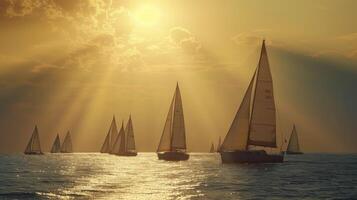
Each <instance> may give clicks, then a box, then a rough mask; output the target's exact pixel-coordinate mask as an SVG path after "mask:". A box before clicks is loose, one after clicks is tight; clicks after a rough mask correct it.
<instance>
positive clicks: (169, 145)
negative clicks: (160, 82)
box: [157, 84, 186, 152]
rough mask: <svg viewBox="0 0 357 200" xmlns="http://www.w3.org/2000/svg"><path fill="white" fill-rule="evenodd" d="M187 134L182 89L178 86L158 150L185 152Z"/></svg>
mask: <svg viewBox="0 0 357 200" xmlns="http://www.w3.org/2000/svg"><path fill="white" fill-rule="evenodd" d="M185 150H186V133H185V122H184V115H183V107H182V100H181V93H180V88H179V86H178V84H177V86H176V90H175V94H174V97H173V99H172V101H171V105H170V109H169V113H168V114H167V117H166V122H165V126H164V130H163V133H162V135H161V139H160V144H159V147H158V149H157V151H158V152H162V151H185Z"/></svg>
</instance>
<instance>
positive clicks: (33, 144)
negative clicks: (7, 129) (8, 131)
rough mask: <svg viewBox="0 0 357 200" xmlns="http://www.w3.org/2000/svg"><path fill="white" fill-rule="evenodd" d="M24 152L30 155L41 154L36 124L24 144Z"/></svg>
mask: <svg viewBox="0 0 357 200" xmlns="http://www.w3.org/2000/svg"><path fill="white" fill-rule="evenodd" d="M24 153H25V154H31V155H42V154H43V153H42V150H41V143H40V136H39V134H38V129H37V126H35V129H34V130H33V132H32V136H31V138H30V141H29V142H28V144H27V146H26V149H25V152H24Z"/></svg>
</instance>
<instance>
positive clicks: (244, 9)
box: [0, 0, 357, 152]
mask: <svg viewBox="0 0 357 200" xmlns="http://www.w3.org/2000/svg"><path fill="white" fill-rule="evenodd" d="M356 8H357V2H356V1H354V0H350V1H347V0H343V1H335V0H315V1H310V0H299V1H298V0H292V1H283V0H272V1H264V0H251V1H243V0H242V1H241V0H195V1H192V0H177V1H170V0H161V1H159V0H152V1H144V0H142V1H138V0H137V1H135V0H130V1H129V0H127V1H125V0H121V1H115V0H112V1H110V0H83V1H79V0H78V1H75V0H4V1H0V44H1V45H0V128H1V130H0V152H16V151H19V152H20V151H23V149H24V148H25V145H26V143H27V140H28V139H29V137H30V135H31V132H32V129H33V127H34V125H35V124H37V125H38V126H39V131H40V137H41V140H42V146H43V149H44V150H45V151H48V150H49V148H50V146H51V144H52V142H53V140H54V138H55V135H56V134H57V133H60V136H61V139H63V138H64V135H65V132H66V131H67V130H68V129H69V130H70V131H71V132H72V134H73V135H72V137H73V143H74V150H75V151H99V148H100V146H101V144H102V142H103V141H104V138H105V134H106V133H107V130H108V128H109V125H110V122H111V118H112V116H113V114H115V116H116V119H117V121H118V122H121V121H122V120H124V121H127V119H128V116H129V114H132V117H133V123H134V131H135V136H136V140H137V147H138V150H139V151H154V150H155V149H156V147H157V145H158V142H159V138H160V135H161V133H162V129H163V124H164V122H165V117H166V114H167V111H168V108H169V104H170V100H171V98H172V95H173V92H174V89H175V85H176V82H179V85H180V88H181V94H182V99H183V106H184V114H185V122H186V133H187V138H188V150H189V151H208V150H209V147H210V143H211V142H215V143H216V142H217V140H218V137H219V136H221V137H222V138H223V137H224V136H225V134H226V132H227V131H228V128H229V125H230V123H231V121H232V120H233V116H234V114H235V112H236V110H237V108H238V106H239V104H240V102H241V98H242V95H243V92H244V91H245V89H246V87H247V85H248V81H249V78H250V77H251V76H252V73H253V71H254V69H255V67H256V65H257V62H258V56H259V48H260V44H261V41H262V39H266V41H267V48H268V55H269V58H270V65H271V68H272V72H273V77H274V86H275V94H276V99H277V100H276V101H277V108H278V115H279V116H278V120H279V126H278V131H280V134H281V133H284V134H285V135H288V134H289V132H290V130H291V126H292V123H295V124H296V126H297V130H298V132H299V137H300V139H301V141H300V143H301V146H302V149H303V150H305V151H311V152H357V146H356V145H355V142H354V141H356V139H357V135H356V134H357V132H356V130H357V127H356V123H355V122H354V121H353V119H354V120H355V119H356V118H357V116H356V113H357V106H355V105H354V104H355V102H357V94H356V92H355V91H356V90H355V88H354V87H353V86H354V85H356V84H357V77H356V76H357V68H356V63H357V22H356V20H355V19H356V18H357V14H356V13H355V9H356Z"/></svg>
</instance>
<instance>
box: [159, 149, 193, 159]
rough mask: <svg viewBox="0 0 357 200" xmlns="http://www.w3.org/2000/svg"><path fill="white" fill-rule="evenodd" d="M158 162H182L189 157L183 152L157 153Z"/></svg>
mask: <svg viewBox="0 0 357 200" xmlns="http://www.w3.org/2000/svg"><path fill="white" fill-rule="evenodd" d="M157 157H158V159H159V160H167V161H184V160H188V159H189V158H190V155H189V154H187V153H184V152H169V151H168V152H160V153H157Z"/></svg>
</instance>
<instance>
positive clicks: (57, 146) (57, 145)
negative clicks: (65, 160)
mask: <svg viewBox="0 0 357 200" xmlns="http://www.w3.org/2000/svg"><path fill="white" fill-rule="evenodd" d="M60 151H61V141H60V138H59V135H58V134H57V136H56V139H55V141H54V142H53V145H52V148H51V153H59V152H60Z"/></svg>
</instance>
